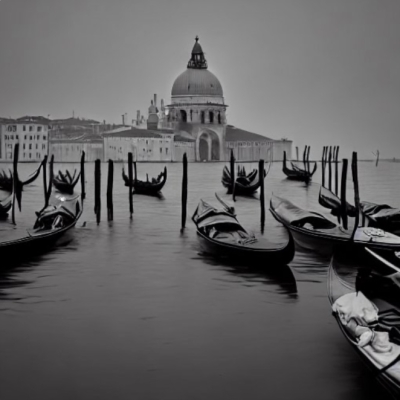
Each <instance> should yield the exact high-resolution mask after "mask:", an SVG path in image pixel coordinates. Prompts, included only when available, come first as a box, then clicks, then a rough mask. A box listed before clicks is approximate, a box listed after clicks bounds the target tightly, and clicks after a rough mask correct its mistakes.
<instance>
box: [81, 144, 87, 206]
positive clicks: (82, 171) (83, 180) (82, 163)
mask: <svg viewBox="0 0 400 400" xmlns="http://www.w3.org/2000/svg"><path fill="white" fill-rule="evenodd" d="M85 197H86V193H85V152H84V151H82V155H81V198H82V201H83V200H84V199H85Z"/></svg>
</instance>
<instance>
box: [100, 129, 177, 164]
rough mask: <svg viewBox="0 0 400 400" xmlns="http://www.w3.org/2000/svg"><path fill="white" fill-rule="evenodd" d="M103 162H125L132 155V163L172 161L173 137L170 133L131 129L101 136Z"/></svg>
mask: <svg viewBox="0 0 400 400" xmlns="http://www.w3.org/2000/svg"><path fill="white" fill-rule="evenodd" d="M103 140H104V160H109V159H110V160H114V161H126V160H128V153H130V152H131V153H132V155H133V159H134V161H173V160H174V151H173V148H174V146H173V144H174V135H173V133H172V132H170V131H158V130H148V129H138V128H135V127H131V128H129V129H125V130H121V131H118V132H110V133H104V134H103Z"/></svg>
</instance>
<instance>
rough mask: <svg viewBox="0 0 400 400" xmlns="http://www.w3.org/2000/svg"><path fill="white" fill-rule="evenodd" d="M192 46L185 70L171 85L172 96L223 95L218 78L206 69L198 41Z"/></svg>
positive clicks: (205, 62)
mask: <svg viewBox="0 0 400 400" xmlns="http://www.w3.org/2000/svg"><path fill="white" fill-rule="evenodd" d="M198 40H199V38H198V37H197V36H196V43H195V44H194V46H193V50H192V55H191V58H190V60H189V62H188V65H187V70H186V71H184V72H183V73H182V74H180V75H179V76H178V77H177V78H176V79H175V82H174V84H173V86H172V91H171V95H172V97H174V96H218V97H222V96H223V91H222V86H221V83H220V82H219V80H218V78H217V77H216V76H215V75H214V74H213V73H212V72H210V71H208V69H207V68H208V65H207V61H206V59H205V57H204V53H203V49H202V48H201V45H200V43H199V42H198Z"/></svg>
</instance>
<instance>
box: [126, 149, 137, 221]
mask: <svg viewBox="0 0 400 400" xmlns="http://www.w3.org/2000/svg"><path fill="white" fill-rule="evenodd" d="M132 166H133V155H132V153H131V152H129V153H128V179H129V215H130V218H131V219H132V214H133V176H132V175H133V173H132ZM135 178H136V163H135Z"/></svg>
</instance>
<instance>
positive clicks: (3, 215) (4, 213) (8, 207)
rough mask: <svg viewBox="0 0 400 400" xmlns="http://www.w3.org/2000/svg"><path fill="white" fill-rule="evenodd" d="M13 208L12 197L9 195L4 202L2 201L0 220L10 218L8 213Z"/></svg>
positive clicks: (0, 202)
mask: <svg viewBox="0 0 400 400" xmlns="http://www.w3.org/2000/svg"><path fill="white" fill-rule="evenodd" d="M11 207H12V196H11V195H9V196H7V197H6V198H4V199H3V200H0V219H5V218H7V216H8V212H9V211H10V210H11Z"/></svg>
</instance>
